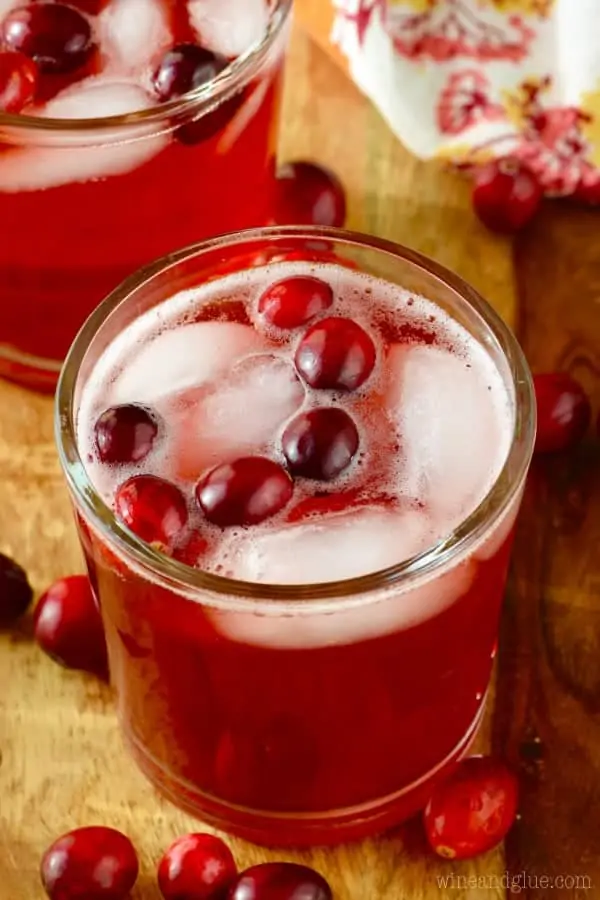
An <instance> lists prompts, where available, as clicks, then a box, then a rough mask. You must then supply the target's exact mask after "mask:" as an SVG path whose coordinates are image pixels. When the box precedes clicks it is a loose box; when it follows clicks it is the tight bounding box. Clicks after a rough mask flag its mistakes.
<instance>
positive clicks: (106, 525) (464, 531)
mask: <svg viewBox="0 0 600 900" xmlns="http://www.w3.org/2000/svg"><path fill="white" fill-rule="evenodd" d="M289 238H292V239H293V238H296V239H298V240H307V241H313V240H315V239H321V240H331V241H338V242H340V243H344V242H345V243H346V244H348V245H354V246H359V247H361V248H363V249H365V250H367V251H369V250H371V251H375V252H381V253H384V254H387V255H389V256H392V257H395V258H399V259H401V260H403V261H405V262H408V263H409V264H411V265H413V266H415V267H416V268H418V269H420V270H421V271H424V272H425V273H426V274H427V275H428V276H433V278H434V279H437V280H438V281H441V282H442V284H444V285H445V286H446V287H448V288H450V289H451V290H452V291H454V292H455V293H456V294H457V295H458V297H459V298H460V299H461V300H462V301H464V302H466V303H467V305H468V306H469V307H470V308H472V309H474V310H475V312H476V313H477V314H478V315H479V316H480V318H481V319H482V320H483V323H484V325H485V326H486V328H487V329H489V331H490V332H491V334H492V336H493V337H494V338H495V340H496V341H497V343H498V345H499V347H500V349H501V351H502V354H503V356H504V358H505V360H506V363H507V365H508V369H509V371H510V375H511V379H512V384H513V388H514V392H515V415H514V428H513V433H512V436H511V443H510V447H509V451H508V454H507V457H506V460H505V462H504V465H503V467H502V469H501V471H500V472H499V473H498V475H497V477H496V479H495V481H494V484H493V485H492V487H491V488H490V490H489V491H488V493H487V494H486V496H485V497H484V498H483V500H482V501H481V502H480V504H479V505H478V506H477V507H476V508H475V509H474V510H473V511H472V512H471V513H470V514H469V515H468V516H467V517H465V518H464V519H463V520H462V521H461V523H460V524H459V525H458V526H457V527H456V528H455V529H454V530H453V531H452V532H451V533H450V534H449V535H446V536H445V537H444V538H443V539H441V540H440V541H438V542H437V543H436V544H434V545H432V546H431V547H428V548H427V549H426V550H424V551H422V552H420V553H418V554H416V555H414V556H412V557H410V558H408V559H405V560H403V561H402V562H399V563H395V564H393V565H391V566H388V567H386V568H385V569H380V570H378V571H376V572H369V573H366V574H364V575H360V576H357V577H353V578H347V579H341V580H337V581H331V582H329V581H328V582H320V583H308V584H281V585H280V584H268V583H264V584H263V583H260V582H250V581H243V580H239V579H234V578H228V577H226V576H222V575H216V574H213V573H209V572H205V571H202V570H200V569H194V568H191V567H189V566H187V565H185V564H184V563H181V562H178V561H177V560H175V559H173V558H172V557H170V556H167V555H165V554H163V553H160V552H159V551H158V550H156V549H154V548H153V547H151V546H150V545H148V544H146V543H145V542H144V541H142V540H141V539H140V538H138V537H137V536H136V535H135V534H133V532H131V531H130V530H129V529H128V528H127V527H126V526H125V525H123V524H122V523H121V522H120V521H119V520H118V519H117V518H116V516H115V514H114V513H113V511H112V509H111V508H110V507H109V506H108V505H107V504H106V503H105V502H104V500H102V498H101V497H100V496H99V494H98V493H97V492H96V490H95V488H94V486H93V484H92V482H91V480H90V478H89V477H88V474H87V471H86V468H85V466H84V463H83V461H82V459H81V456H80V454H79V449H78V446H77V440H76V429H75V414H76V409H75V393H76V389H77V386H78V376H79V371H80V367H81V364H82V362H83V361H84V359H85V356H86V353H87V350H88V348H89V346H90V344H91V342H92V341H93V339H94V337H95V336H96V334H97V332H98V331H99V329H100V328H101V327H102V325H103V323H104V322H105V320H106V319H107V318H108V317H109V315H110V314H111V313H112V312H113V311H114V310H115V309H116V308H117V307H118V306H119V305H120V304H121V303H124V302H127V300H128V299H129V298H131V297H133V296H135V295H136V294H137V293H138V291H139V290H140V289H143V287H144V285H145V284H147V283H149V282H151V281H152V280H153V279H154V277H156V276H158V275H160V274H161V273H162V272H163V271H165V270H166V269H168V268H171V267H172V266H174V265H177V264H179V263H182V262H185V261H186V260H190V259H193V258H194V257H197V256H201V255H202V254H203V253H206V252H208V251H211V250H218V249H221V248H222V249H225V248H227V247H233V246H235V245H240V246H241V247H243V245H244V244H249V243H252V242H257V241H264V240H267V241H268V240H270V239H272V240H274V241H276V240H277V239H281V240H285V239H289ZM535 428H536V414H535V400H534V391H533V381H532V377H531V373H530V371H529V367H528V365H527V362H526V359H525V356H524V354H523V351H522V350H521V347H520V346H519V343H518V342H517V339H516V337H515V336H514V334H513V333H512V331H511V330H510V329H509V327H508V326H507V325H506V324H505V323H504V321H503V320H502V318H501V317H500V316H499V314H498V313H496V312H495V310H494V309H493V308H492V307H491V306H490V304H488V303H487V301H485V300H484V299H483V298H482V297H481V296H480V295H479V293H478V292H477V291H476V290H475V289H474V288H472V287H471V286H470V285H469V284H467V283H466V282H465V281H463V279H462V278H460V276H458V275H455V274H454V273H453V272H451V271H450V270H448V269H446V268H445V267H444V266H442V265H440V264H439V263H437V262H435V261H434V260H431V259H429V258H428V257H426V256H424V255H422V254H421V253H418V252H416V251H414V250H410V249H408V248H406V247H404V246H402V245H400V244H396V243H394V242H392V241H387V240H384V239H381V238H376V237H372V236H370V235H365V234H361V233H359V232H354V231H347V230H343V229H339V228H328V227H317V226H297V225H291V226H270V227H264V228H254V229H248V230H245V231H236V232H229V233H226V234H222V235H219V236H217V237H214V238H210V239H208V240H204V241H201V242H198V243H196V244H192V245H190V246H187V247H184V248H182V249H181V250H178V251H175V252H173V253H170V254H168V255H166V256H163V257H161V258H160V259H158V260H155V261H154V262H152V263H150V264H149V265H147V266H145V267H143V268H142V269H139V270H138V271H137V272H135V273H134V274H133V275H131V276H130V277H129V278H127V279H126V280H125V281H124V282H122V283H121V284H120V285H119V286H118V287H117V288H116V289H115V290H114V291H112V293H111V294H109V296H108V297H107V298H106V299H105V300H104V301H103V302H102V303H101V304H100V305H99V306H98V307H97V308H96V309H95V310H94V312H93V313H92V314H91V315H90V316H89V318H88V319H87V321H86V322H85V323H84V325H83V326H82V328H81V330H80V331H79V333H78V334H77V336H76V337H75V339H74V341H73V343H72V345H71V348H70V350H69V353H68V354H67V357H66V359H65V362H64V365H63V368H62V371H61V375H60V378H59V382H58V387H57V391H56V400H55V438H56V444H57V447H58V454H59V459H60V463H61V467H62V469H63V472H64V475H65V477H66V480H67V483H68V486H69V489H70V491H71V495H72V497H73V499H74V500H75V502H76V506H77V507H78V508H80V509H82V511H83V512H84V515H86V516H87V517H89V518H90V519H91V522H92V524H93V527H94V528H95V530H96V531H98V532H99V533H100V535H101V537H102V539H103V540H106V542H107V543H108V545H109V546H110V545H113V546H116V547H117V548H118V550H119V552H120V553H121V554H124V556H125V558H126V559H129V560H133V561H134V562H135V563H136V564H137V565H138V566H140V567H141V568H142V570H144V571H146V572H148V571H150V572H152V574H153V575H155V576H157V577H159V578H160V579H161V581H162V583H163V585H166V586H167V587H168V588H169V589H171V590H175V591H177V592H178V593H183V594H189V593H190V592H192V593H197V592H198V591H205V592H206V591H209V592H210V593H212V594H215V595H219V596H220V597H221V598H223V599H225V598H227V597H229V598H233V597H235V598H236V600H238V601H239V600H241V601H242V602H246V601H248V602H250V605H251V607H252V608H253V609H255V604H256V602H257V601H266V602H269V601H277V606H278V609H280V610H281V611H282V612H283V611H285V604H284V601H289V602H290V603H291V604H293V603H294V601H303V602H307V601H308V602H309V605H311V608H312V604H310V601H317V600H325V601H333V602H332V603H330V604H328V605H327V608H328V609H339V607H340V605H342V603H343V601H344V600H345V601H346V605H354V604H353V602H352V599H351V598H354V601H355V602H356V598H357V595H363V596H364V595H365V594H371V593H372V592H374V591H381V590H382V589H385V588H390V587H392V586H397V585H398V584H400V583H401V584H402V585H403V588H406V587H407V586H410V585H412V584H413V583H415V582H417V581H419V582H421V581H422V580H425V579H427V580H429V579H430V578H432V577H433V575H434V574H435V573H437V572H438V570H440V574H442V573H443V571H444V568H445V567H447V564H448V563H449V562H451V561H452V560H453V559H456V558H461V559H462V558H463V557H464V556H466V554H467V553H468V551H469V549H470V548H472V547H473V546H475V545H477V544H478V543H479V542H480V541H481V540H482V539H483V538H484V537H485V534H486V532H487V531H488V530H489V529H490V523H494V522H498V521H500V520H501V518H502V516H503V514H505V513H507V512H508V510H509V507H510V505H511V503H512V502H513V501H514V500H515V499H516V498H517V495H518V492H519V491H520V489H521V485H522V483H523V480H524V477H525V475H526V473H527V469H528V466H529V463H530V460H531V456H532V453H533V444H534V438H535ZM513 469H514V471H513ZM509 472H510V473H511V474H510V478H509V477H508V475H509Z"/></svg>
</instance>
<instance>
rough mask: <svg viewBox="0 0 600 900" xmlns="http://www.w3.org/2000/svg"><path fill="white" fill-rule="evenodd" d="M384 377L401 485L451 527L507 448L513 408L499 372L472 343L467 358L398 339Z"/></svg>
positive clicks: (479, 494) (485, 487) (484, 487)
mask: <svg viewBox="0 0 600 900" xmlns="http://www.w3.org/2000/svg"><path fill="white" fill-rule="evenodd" d="M468 366H471V368H468ZM387 377H388V386H387V390H386V396H387V403H388V408H389V410H390V412H391V415H392V418H393V420H394V422H395V423H396V426H397V429H398V435H399V441H400V445H401V448H402V450H401V453H402V465H401V467H400V470H399V474H400V479H401V481H402V486H403V490H404V491H405V492H406V493H407V494H408V495H409V496H413V497H419V499H420V500H422V501H423V502H424V503H425V504H426V505H427V506H428V507H429V508H431V509H433V510H435V513H436V516H439V517H440V519H441V520H442V521H443V522H444V523H445V527H446V530H448V531H451V530H452V529H453V528H454V527H456V525H458V524H459V522H460V521H461V520H462V519H463V518H464V517H465V516H466V515H468V513H469V512H471V511H472V510H473V509H475V507H476V506H477V505H478V504H479V503H480V502H481V501H482V500H483V498H484V497H485V495H486V494H487V493H488V491H489V489H490V488H491V486H492V484H493V482H494V480H495V479H496V477H497V476H498V473H499V471H500V469H501V467H502V463H503V462H504V459H505V458H506V455H507V452H508V444H509V441H510V429H509V428H508V427H507V425H508V424H509V422H510V410H509V408H508V403H507V397H506V391H505V389H504V386H503V384H502V380H501V376H500V374H499V372H498V371H497V369H496V367H495V366H494V364H493V362H492V360H491V358H490V357H489V356H488V354H487V353H486V352H485V351H484V350H483V349H480V348H478V347H477V345H475V343H474V342H473V343H472V345H470V347H469V354H468V356H464V357H463V356H461V355H456V354H455V353H451V352H450V351H448V350H444V349H441V348H439V347H433V346H409V345H395V346H393V347H391V348H390V351H389V355H388V359H387Z"/></svg>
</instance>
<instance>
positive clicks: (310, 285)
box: [258, 275, 333, 329]
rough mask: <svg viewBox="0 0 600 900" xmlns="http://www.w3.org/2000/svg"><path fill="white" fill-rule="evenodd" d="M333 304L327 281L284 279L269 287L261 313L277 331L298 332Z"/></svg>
mask: <svg viewBox="0 0 600 900" xmlns="http://www.w3.org/2000/svg"><path fill="white" fill-rule="evenodd" d="M332 304H333V290H332V289H331V286H330V285H328V284H327V282H326V281H321V279H320V278H311V277H309V276H305V275H296V276H293V277H292V278H284V279H283V280H282V281H277V282H276V283H275V284H272V285H270V287H268V288H267V289H266V291H264V292H263V293H262V294H261V296H260V299H259V301H258V311H259V313H260V314H261V315H262V316H264V317H265V319H266V320H267V322H270V323H271V325H276V326H277V328H286V329H287V328H298V327H299V326H300V325H305V324H306V323H307V322H310V320H311V319H313V318H314V317H315V316H318V315H319V313H322V312H324V311H325V310H326V309H328V308H329V307H330V306H331V305H332Z"/></svg>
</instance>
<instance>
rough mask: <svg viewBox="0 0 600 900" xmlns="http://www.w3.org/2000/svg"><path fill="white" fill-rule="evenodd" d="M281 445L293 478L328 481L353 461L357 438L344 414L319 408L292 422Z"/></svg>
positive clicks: (341, 411) (354, 426) (353, 427)
mask: <svg viewBox="0 0 600 900" xmlns="http://www.w3.org/2000/svg"><path fill="white" fill-rule="evenodd" d="M281 442H282V448H283V453H284V456H285V458H286V460H287V464H288V468H289V470H290V472H292V474H293V475H300V476H303V477H304V478H314V479H316V480H317V481H330V480H331V479H332V478H335V477H336V476H337V475H339V474H340V473H341V472H343V471H344V469H346V468H347V467H348V466H349V465H350V463H351V462H352V460H353V458H354V456H355V454H356V451H357V450H358V444H359V437H358V429H357V427H356V425H355V424H354V421H353V420H352V418H351V417H350V416H349V415H348V413H347V412H344V410H343V409H338V408H336V407H322V408H319V409H313V410H311V411H310V412H307V413H301V414H300V415H299V416H296V418H295V419H292V421H291V422H290V423H289V425H288V426H287V427H286V429H285V431H284V432H283V436H282V439H281Z"/></svg>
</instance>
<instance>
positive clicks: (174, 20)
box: [0, 0, 290, 389]
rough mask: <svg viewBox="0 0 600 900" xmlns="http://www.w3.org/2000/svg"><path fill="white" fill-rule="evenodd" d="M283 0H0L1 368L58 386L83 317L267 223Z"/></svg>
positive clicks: (40, 383) (40, 384)
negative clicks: (145, 271) (154, 263)
mask: <svg viewBox="0 0 600 900" xmlns="http://www.w3.org/2000/svg"><path fill="white" fill-rule="evenodd" d="M289 7H290V2H289V0H71V2H69V3H62V2H58V0H41V2H40V0H36V2H33V0H30V2H27V0H2V2H0V212H1V215H2V221H3V223H4V226H5V227H4V228H3V234H2V242H1V243H0V375H1V376H4V377H9V378H13V379H15V380H17V381H20V382H22V383H23V384H26V385H29V386H31V387H34V388H40V389H53V388H54V386H55V384H56V379H57V375H58V372H59V370H60V364H61V362H62V360H63V359H64V356H65V354H66V352H67V350H68V348H69V345H70V343H71V341H72V340H73V338H74V336H75V334H76V333H77V331H78V329H79V328H80V326H81V325H82V324H83V322H84V321H85V319H86V318H87V316H88V315H89V314H90V313H91V311H92V310H93V309H94V308H95V306H97V305H98V303H99V302H100V301H101V300H102V299H103V298H104V297H105V296H106V294H107V293H108V292H109V291H110V290H112V289H113V288H115V287H116V285H117V284H118V283H119V282H120V281H122V280H123V279H124V278H125V277H126V276H127V275H129V274H131V272H133V271H135V269H137V268H139V266H141V265H143V264H145V263H148V262H150V261H151V260H152V259H155V258H156V257H157V256H162V255H164V254H165V253H168V252H170V251H172V250H174V249H176V248H178V247H181V246H183V245H185V244H189V243H191V242H192V241H197V240H200V239H202V238H205V237H208V236H210V235H214V234H218V233H220V232H223V231H229V230H232V229H238V228H243V227H248V226H249V225H259V224H264V223H265V222H266V221H267V219H268V215H269V207H270V200H271V197H270V184H271V182H272V176H273V173H274V158H275V157H274V154H275V138H276V124H277V113H278V106H279V96H280V88H281V75H282V61H283V53H284V48H285V36H286V27H285V26H286V19H287V16H288V12H289Z"/></svg>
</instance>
